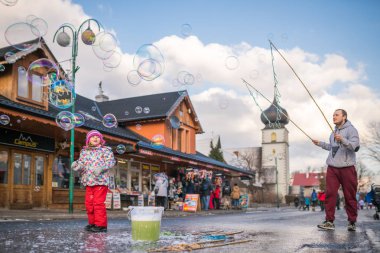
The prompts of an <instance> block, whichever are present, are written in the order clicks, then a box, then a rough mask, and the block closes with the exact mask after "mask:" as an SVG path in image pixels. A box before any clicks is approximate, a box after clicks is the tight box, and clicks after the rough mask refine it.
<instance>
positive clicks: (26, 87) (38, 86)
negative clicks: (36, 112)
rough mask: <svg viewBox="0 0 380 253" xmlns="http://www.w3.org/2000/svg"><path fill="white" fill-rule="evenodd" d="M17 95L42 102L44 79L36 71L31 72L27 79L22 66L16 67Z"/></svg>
mask: <svg viewBox="0 0 380 253" xmlns="http://www.w3.org/2000/svg"><path fill="white" fill-rule="evenodd" d="M17 70H18V80H17V95H18V97H21V98H25V99H28V100H32V101H35V102H38V103H42V102H43V101H42V98H43V90H44V79H43V77H42V76H41V75H38V74H37V73H32V74H31V77H30V79H29V80H28V77H27V71H26V70H25V68H24V67H22V66H19V67H18V69H17Z"/></svg>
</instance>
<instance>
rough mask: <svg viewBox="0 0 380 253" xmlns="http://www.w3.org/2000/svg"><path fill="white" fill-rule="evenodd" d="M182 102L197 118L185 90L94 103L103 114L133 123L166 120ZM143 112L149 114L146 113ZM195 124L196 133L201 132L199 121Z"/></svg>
mask: <svg viewBox="0 0 380 253" xmlns="http://www.w3.org/2000/svg"><path fill="white" fill-rule="evenodd" d="M182 101H185V102H186V104H187V105H188V106H189V107H190V109H191V111H192V113H193V115H194V117H195V118H197V115H196V113H195V110H194V107H193V105H192V103H191V101H190V98H189V95H188V94H187V91H186V90H182V91H174V92H166V93H159V94H151V95H146V96H140V97H131V98H122V99H117V100H110V101H105V102H96V105H97V107H98V108H99V110H100V111H101V113H103V114H105V113H107V112H112V113H113V114H114V115H115V116H116V118H117V119H118V121H119V122H134V121H142V120H152V119H166V118H167V117H170V116H171V115H172V114H173V113H174V111H175V110H176V109H177V108H178V106H179V105H180V104H181V102H182ZM137 107H140V108H139V109H140V113H138V112H139V111H138V110H136V108H137ZM145 110H149V112H147V113H146V111H145ZM196 124H197V125H199V131H198V133H199V132H202V127H201V125H200V123H199V121H198V122H196Z"/></svg>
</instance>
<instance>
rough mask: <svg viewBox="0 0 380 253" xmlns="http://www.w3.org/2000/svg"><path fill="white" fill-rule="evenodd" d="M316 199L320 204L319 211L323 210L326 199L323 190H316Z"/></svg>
mask: <svg viewBox="0 0 380 253" xmlns="http://www.w3.org/2000/svg"><path fill="white" fill-rule="evenodd" d="M318 200H319V205H320V206H321V211H324V210H325V201H326V194H325V191H323V190H322V191H320V192H318Z"/></svg>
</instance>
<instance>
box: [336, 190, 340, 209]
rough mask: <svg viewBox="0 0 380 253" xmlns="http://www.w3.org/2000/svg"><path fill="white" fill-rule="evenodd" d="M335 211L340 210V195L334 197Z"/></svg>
mask: <svg viewBox="0 0 380 253" xmlns="http://www.w3.org/2000/svg"><path fill="white" fill-rule="evenodd" d="M336 210H340V195H339V193H337V195H336Z"/></svg>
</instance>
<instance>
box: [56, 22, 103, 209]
mask: <svg viewBox="0 0 380 253" xmlns="http://www.w3.org/2000/svg"><path fill="white" fill-rule="evenodd" d="M91 21H93V22H94V23H96V25H97V27H98V30H99V31H100V27H101V24H100V23H99V22H98V21H97V20H96V19H87V20H85V21H84V22H83V23H82V24H81V25H80V26H79V28H78V29H75V27H74V26H73V25H72V24H68V23H65V24H63V25H61V26H60V27H59V28H58V30H57V31H56V32H55V34H54V37H53V43H54V41H55V40H56V38H57V43H58V44H59V45H60V46H62V47H67V46H68V45H69V44H70V40H71V39H70V36H69V35H68V34H67V33H66V32H65V29H67V30H69V31H71V35H72V50H71V61H72V68H71V82H72V84H73V85H74V87H75V73H76V72H77V71H78V70H79V66H76V58H77V56H78V35H79V32H80V31H81V29H82V27H83V26H84V25H85V24H88V28H87V29H86V30H85V31H84V32H83V33H81V35H82V41H83V43H84V44H86V45H92V44H93V43H94V41H95V34H94V32H93V31H92V30H91V27H90V23H91ZM60 31H61V32H60ZM58 32H60V33H58ZM74 90H75V88H74ZM73 99H74V101H73V105H72V107H71V112H72V113H73V114H74V113H75V96H74V97H73ZM70 142H71V144H70V165H71V164H72V163H73V162H74V143H75V130H74V127H73V128H71V130H70ZM73 199H74V173H73V169H72V168H71V166H70V181H69V213H73V211H74V207H73Z"/></svg>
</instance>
